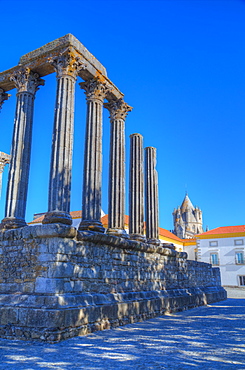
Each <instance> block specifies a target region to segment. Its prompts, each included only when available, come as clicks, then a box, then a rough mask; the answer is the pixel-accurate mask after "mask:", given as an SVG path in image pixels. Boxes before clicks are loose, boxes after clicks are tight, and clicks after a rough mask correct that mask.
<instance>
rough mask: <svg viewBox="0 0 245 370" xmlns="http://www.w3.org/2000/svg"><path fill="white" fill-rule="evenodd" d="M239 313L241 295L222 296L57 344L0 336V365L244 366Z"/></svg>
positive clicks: (244, 311)
mask: <svg viewBox="0 0 245 370" xmlns="http://www.w3.org/2000/svg"><path fill="white" fill-rule="evenodd" d="M244 318H245V299H227V300H226V301H223V302H219V303H215V304H212V305H208V306H204V307H198V308H195V309H192V310H189V311H184V312H180V313H176V314H172V315H167V316H161V317H158V318H155V319H152V320H148V321H145V322H141V323H136V324H130V325H126V326H123V327H120V328H117V329H112V330H106V331H103V332H97V333H94V334H90V335H88V336H84V337H76V338H72V339H69V340H67V341H64V342H61V343H57V344H46V343H45V344H43V343H34V342H29V341H28V342H23V341H10V340H4V339H0V370H2V369H21V370H22V369H25V370H32V369H35V370H36V369H38V370H39V369H56V370H68V369H69V370H74V369H117V368H118V369H181V370H182V369H193V370H194V369H205V370H207V369H212V370H213V369H239V370H243V369H244V370H245V340H244V338H245V320H244Z"/></svg>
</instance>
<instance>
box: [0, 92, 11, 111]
mask: <svg viewBox="0 0 245 370" xmlns="http://www.w3.org/2000/svg"><path fill="white" fill-rule="evenodd" d="M10 96H11V95H10V94H7V93H6V92H5V91H4V90H3V89H1V88H0V110H1V109H2V105H3V102H4V100H8V98H9V97H10Z"/></svg>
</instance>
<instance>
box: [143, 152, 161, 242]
mask: <svg viewBox="0 0 245 370" xmlns="http://www.w3.org/2000/svg"><path fill="white" fill-rule="evenodd" d="M155 167H156V148H153V147H147V148H145V187H146V192H145V194H146V238H147V239H148V242H149V243H152V244H160V241H159V239H158V238H159V230H158V217H159V216H158V213H159V210H158V176H157V171H156V168H155Z"/></svg>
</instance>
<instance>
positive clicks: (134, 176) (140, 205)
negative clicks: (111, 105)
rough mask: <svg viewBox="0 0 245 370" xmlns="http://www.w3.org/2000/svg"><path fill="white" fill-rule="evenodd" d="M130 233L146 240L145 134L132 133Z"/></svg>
mask: <svg viewBox="0 0 245 370" xmlns="http://www.w3.org/2000/svg"><path fill="white" fill-rule="evenodd" d="M129 234H130V238H131V239H138V240H141V241H144V239H145V237H144V173H143V136H142V135H140V134H132V135H130V174H129Z"/></svg>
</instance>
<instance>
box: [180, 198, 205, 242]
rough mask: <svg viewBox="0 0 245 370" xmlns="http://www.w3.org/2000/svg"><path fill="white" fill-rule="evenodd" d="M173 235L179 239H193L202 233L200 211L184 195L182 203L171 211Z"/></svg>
mask: <svg viewBox="0 0 245 370" xmlns="http://www.w3.org/2000/svg"><path fill="white" fill-rule="evenodd" d="M173 218H174V234H175V235H177V236H178V237H179V238H181V239H190V238H193V237H194V236H195V235H196V234H200V233H202V232H203V228H202V211H201V210H200V208H198V207H194V206H193V204H192V203H191V201H190V198H189V197H188V195H187V194H186V196H185V198H184V200H183V203H182V204H181V206H180V207H178V208H177V209H174V211H173Z"/></svg>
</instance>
